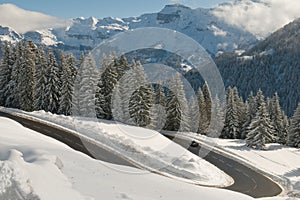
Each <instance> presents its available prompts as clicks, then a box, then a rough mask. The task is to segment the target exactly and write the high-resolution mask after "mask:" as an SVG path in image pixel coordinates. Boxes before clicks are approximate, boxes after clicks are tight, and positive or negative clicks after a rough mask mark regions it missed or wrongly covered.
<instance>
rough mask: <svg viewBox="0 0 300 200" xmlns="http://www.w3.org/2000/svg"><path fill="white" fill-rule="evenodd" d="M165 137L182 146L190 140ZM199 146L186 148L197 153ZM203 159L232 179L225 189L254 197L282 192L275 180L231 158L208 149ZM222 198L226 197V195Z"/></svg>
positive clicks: (269, 195) (270, 195)
mask: <svg viewBox="0 0 300 200" xmlns="http://www.w3.org/2000/svg"><path fill="white" fill-rule="evenodd" d="M167 137H168V138H169V139H171V140H172V141H173V142H176V143H177V144H179V145H181V146H183V147H186V146H187V143H191V141H188V140H185V139H181V138H178V137H176V138H173V137H170V136H167ZM200 148H203V147H201V146H198V147H191V146H190V147H189V149H188V150H189V151H191V152H192V153H194V154H196V155H199V151H200ZM202 151H203V149H202ZM204 159H205V160H207V161H208V162H210V163H212V164H214V165H215V166H217V167H218V168H219V169H221V170H223V171H224V172H225V173H227V174H228V175H229V176H231V177H232V178H233V179H234V184H233V185H231V186H229V187H226V188H225V189H228V190H232V191H237V192H241V193H243V194H247V195H249V196H252V197H254V198H261V197H272V196H277V195H278V194H280V193H281V192H282V189H281V188H280V187H279V186H278V185H277V184H276V183H275V182H273V181H272V180H270V179H269V178H267V177H265V176H264V175H262V174H260V173H259V172H256V171H254V170H252V169H250V168H249V167H247V166H245V165H243V164H240V163H239V162H237V161H235V160H233V159H231V158H227V157H225V156H223V155H220V154H218V153H216V152H213V151H209V153H208V154H207V155H206V156H205V157H204ZM224 198H225V199H226V197H224Z"/></svg>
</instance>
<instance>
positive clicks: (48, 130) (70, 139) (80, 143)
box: [0, 111, 136, 167]
mask: <svg viewBox="0 0 300 200" xmlns="http://www.w3.org/2000/svg"><path fill="white" fill-rule="evenodd" d="M0 117H7V118H10V119H12V120H14V121H17V122H19V123H20V124H22V125H23V126H24V127H26V128H29V129H31V130H34V131H37V132H39V133H42V134H43V135H47V136H49V137H52V138H54V139H56V140H58V141H61V142H63V143H64V144H66V145H68V146H69V147H71V148H73V149H75V150H77V151H80V152H82V153H84V154H86V155H88V156H90V157H91V158H94V159H97V160H102V161H105V162H109V163H113V164H118V165H126V166H130V167H136V166H135V165H133V164H132V163H130V162H129V161H127V160H125V159H124V158H122V157H120V156H118V155H117V154H114V153H112V152H110V151H108V150H106V149H104V148H102V147H101V146H99V145H97V144H94V143H91V142H90V141H88V140H86V139H85V138H83V137H80V136H77V135H74V134H73V133H70V132H68V131H65V130H61V129H58V128H55V127H52V126H49V125H46V124H44V123H40V122H36V121H32V120H29V119H25V118H22V117H19V116H15V115H11V114H8V113H4V112H1V111H0ZM86 145H88V149H87V148H86V147H85V146H86Z"/></svg>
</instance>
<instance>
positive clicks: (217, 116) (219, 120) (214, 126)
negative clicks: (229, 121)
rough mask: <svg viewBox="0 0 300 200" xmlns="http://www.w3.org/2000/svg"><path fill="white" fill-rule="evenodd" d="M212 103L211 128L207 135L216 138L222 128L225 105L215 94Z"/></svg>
mask: <svg viewBox="0 0 300 200" xmlns="http://www.w3.org/2000/svg"><path fill="white" fill-rule="evenodd" d="M212 105H213V106H212V119H211V130H210V132H209V134H208V136H209V137H213V138H217V137H219V136H220V132H221V131H222V129H223V128H224V119H225V116H224V115H225V114H224V110H225V106H224V104H223V103H222V102H221V101H220V99H219V97H218V95H216V97H215V99H214V101H213V104H212Z"/></svg>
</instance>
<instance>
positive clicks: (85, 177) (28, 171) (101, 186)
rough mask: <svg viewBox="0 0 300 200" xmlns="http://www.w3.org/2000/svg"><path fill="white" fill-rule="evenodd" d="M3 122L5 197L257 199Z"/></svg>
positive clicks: (1, 193)
mask: <svg viewBox="0 0 300 200" xmlns="http://www.w3.org/2000/svg"><path fill="white" fill-rule="evenodd" d="M0 126H1V132H0V152H1V154H0V171H1V173H0V199H14V200H19V199H20V200H23V199H30V200H35V199H42V200H53V199H57V200H65V199H72V200H77V199H78V200H79V199H88V200H92V199H95V200H97V199H99V200H100V199H110V200H113V199H128V200H129V199H131V200H133V199H136V200H140V199H145V200H150V199H152V200H154V199H166V200H167V199H172V200H177V199H178V200H181V199H187V198H188V199H199V197H201V198H203V199H211V200H219V199H220V200H221V199H224V196H226V198H228V199H230V200H235V199H236V200H247V199H249V200H250V199H252V198H250V197H247V196H245V195H241V194H238V193H234V192H230V191H226V190H222V189H213V188H205V187H200V186H196V185H191V184H187V183H183V182H180V181H176V180H172V179H169V178H166V177H163V176H159V175H155V174H151V173H147V172H145V171H141V170H138V169H133V168H129V167H125V166H116V165H112V164H108V163H103V162H101V161H96V160H93V159H91V158H89V157H87V156H86V155H83V154H81V153H79V152H76V151H74V150H72V149H70V148H69V147H68V146H66V145H64V144H62V143H60V142H58V141H56V140H54V139H51V138H49V137H46V136H43V135H41V134H39V133H36V132H34V131H31V130H29V129H26V128H24V127H22V126H21V125H20V124H18V123H16V122H14V121H12V120H9V119H6V118H2V117H0ZM116 167H117V168H118V170H115V169H116ZM125 180H126V181H125Z"/></svg>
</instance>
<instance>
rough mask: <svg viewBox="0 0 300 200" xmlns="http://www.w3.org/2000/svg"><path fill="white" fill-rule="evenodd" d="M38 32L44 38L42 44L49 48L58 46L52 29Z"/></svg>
mask: <svg viewBox="0 0 300 200" xmlns="http://www.w3.org/2000/svg"><path fill="white" fill-rule="evenodd" d="M37 32H38V33H39V34H41V36H42V40H41V43H42V44H44V45H47V46H50V45H57V44H58V42H57V38H56V36H55V35H53V34H52V32H51V30H50V29H44V30H39V31H37Z"/></svg>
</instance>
